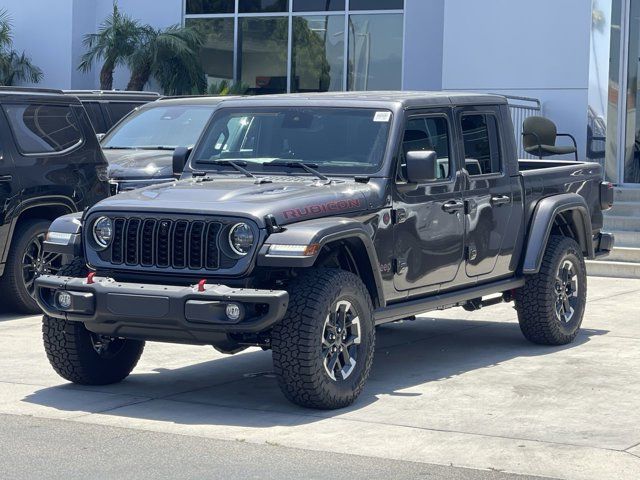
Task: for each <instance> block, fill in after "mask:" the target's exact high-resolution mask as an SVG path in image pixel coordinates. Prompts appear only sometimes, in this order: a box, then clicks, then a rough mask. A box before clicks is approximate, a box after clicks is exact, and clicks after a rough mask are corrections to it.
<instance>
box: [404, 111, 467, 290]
mask: <svg viewBox="0 0 640 480" xmlns="http://www.w3.org/2000/svg"><path fill="white" fill-rule="evenodd" d="M450 113H451V110H450V109H441V110H436V109H433V110H428V111H424V112H412V113H410V114H408V117H407V119H406V121H405V128H404V134H403V141H402V146H401V149H400V152H399V159H400V160H399V164H400V165H399V169H398V179H397V182H396V185H395V194H394V197H395V198H394V206H393V208H394V257H395V264H396V265H395V272H396V274H395V276H394V285H395V287H396V289H397V290H401V291H402V290H413V289H423V288H424V287H433V288H437V286H438V285H443V284H444V285H446V284H450V283H451V282H452V281H453V280H454V279H455V278H456V275H457V273H458V270H459V269H460V266H461V264H462V263H463V238H464V225H463V208H462V207H463V202H462V188H461V182H460V177H459V174H458V169H457V167H456V162H455V159H454V157H455V155H452V153H453V152H454V151H455V144H454V143H453V142H452V136H451V132H453V131H454V130H453V125H452V122H451V117H450ZM416 150H423V151H425V150H432V151H435V152H436V154H437V156H438V164H439V165H438V179H437V180H435V181H433V182H429V183H425V184H423V185H417V186H414V187H409V186H408V185H407V183H406V177H405V173H404V167H405V165H404V158H405V156H406V154H407V152H410V151H416ZM456 206H457V207H456ZM427 289H429V288H427Z"/></svg>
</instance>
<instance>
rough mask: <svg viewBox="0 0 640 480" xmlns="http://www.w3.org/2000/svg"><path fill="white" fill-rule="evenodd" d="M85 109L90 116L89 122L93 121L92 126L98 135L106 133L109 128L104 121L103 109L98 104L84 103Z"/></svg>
mask: <svg viewBox="0 0 640 480" xmlns="http://www.w3.org/2000/svg"><path fill="white" fill-rule="evenodd" d="M82 105H83V106H84V109H85V110H86V112H87V115H88V116H89V120H90V121H91V125H92V126H93V129H94V130H95V131H96V133H105V132H106V131H107V126H106V124H105V121H104V117H103V115H102V108H101V107H100V104H99V103H98V102H83V104H82Z"/></svg>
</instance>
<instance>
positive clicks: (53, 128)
mask: <svg viewBox="0 0 640 480" xmlns="http://www.w3.org/2000/svg"><path fill="white" fill-rule="evenodd" d="M4 111H5V113H6V114H7V117H8V119H9V124H10V125H11V130H12V131H13V134H14V136H15V139H16V142H17V143H18V146H19V147H20V151H21V152H23V153H53V152H61V151H63V150H67V149H69V148H71V147H73V146H75V145H77V144H79V143H80V142H81V141H82V133H81V131H80V127H79V126H78V122H77V119H76V116H75V114H74V113H73V111H72V110H71V107H70V106H69V105H33V104H31V105H19V104H15V105H4Z"/></svg>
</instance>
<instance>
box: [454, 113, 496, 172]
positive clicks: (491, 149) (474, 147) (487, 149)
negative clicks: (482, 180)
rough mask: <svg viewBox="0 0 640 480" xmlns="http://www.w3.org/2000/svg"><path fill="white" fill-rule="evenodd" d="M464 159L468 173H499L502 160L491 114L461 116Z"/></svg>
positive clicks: (494, 119)
mask: <svg viewBox="0 0 640 480" xmlns="http://www.w3.org/2000/svg"><path fill="white" fill-rule="evenodd" d="M462 139H463V142H464V161H465V166H466V169H467V171H468V172H469V175H471V176H474V175H487V174H491V173H500V171H501V169H502V162H501V158H500V157H501V156H500V141H499V139H498V123H497V120H496V118H495V117H494V116H493V115H480V114H478V115H465V116H463V117H462Z"/></svg>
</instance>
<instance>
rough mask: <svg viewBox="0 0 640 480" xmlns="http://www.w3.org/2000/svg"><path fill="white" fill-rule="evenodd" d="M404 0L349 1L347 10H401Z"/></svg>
mask: <svg viewBox="0 0 640 480" xmlns="http://www.w3.org/2000/svg"><path fill="white" fill-rule="evenodd" d="M403 8H404V0H351V1H350V2H349V10H402V9H403Z"/></svg>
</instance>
